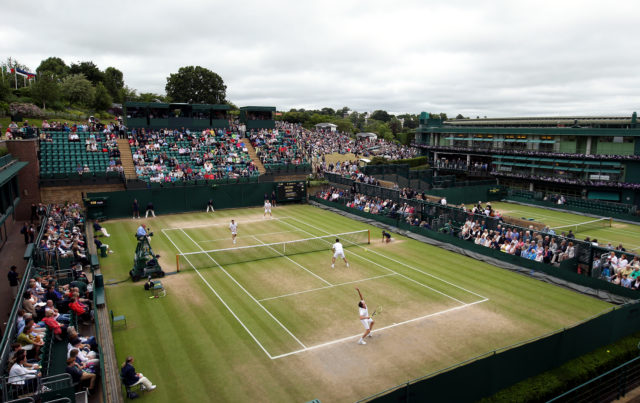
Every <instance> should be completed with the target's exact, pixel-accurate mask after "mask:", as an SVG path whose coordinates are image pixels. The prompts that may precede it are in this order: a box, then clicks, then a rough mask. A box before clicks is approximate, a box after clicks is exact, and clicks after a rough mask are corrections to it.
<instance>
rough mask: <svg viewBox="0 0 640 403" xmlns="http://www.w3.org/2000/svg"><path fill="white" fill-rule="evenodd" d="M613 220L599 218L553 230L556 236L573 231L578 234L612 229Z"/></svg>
mask: <svg viewBox="0 0 640 403" xmlns="http://www.w3.org/2000/svg"><path fill="white" fill-rule="evenodd" d="M612 221H613V220H612V219H611V218H599V219H597V220H592V221H587V222H583V223H580V224H571V225H563V226H560V227H554V228H552V230H554V231H555V232H556V234H560V233H561V232H569V230H571V231H572V232H573V233H574V234H575V233H577V232H584V231H589V230H594V229H600V228H606V227H611V222H612Z"/></svg>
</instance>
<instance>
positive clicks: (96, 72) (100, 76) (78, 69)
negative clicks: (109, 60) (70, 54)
mask: <svg viewBox="0 0 640 403" xmlns="http://www.w3.org/2000/svg"><path fill="white" fill-rule="evenodd" d="M69 73H71V74H84V76H85V78H86V79H87V80H89V81H90V82H91V84H93V85H96V84H98V83H102V82H104V73H103V72H102V71H100V69H99V68H98V66H96V65H95V64H94V63H93V62H80V63H78V64H75V63H72V64H71V67H70V68H69Z"/></svg>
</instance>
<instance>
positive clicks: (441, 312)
mask: <svg viewBox="0 0 640 403" xmlns="http://www.w3.org/2000/svg"><path fill="white" fill-rule="evenodd" d="M487 301H489V299H488V298H486V299H483V300H480V301H475V302H471V303H469V304H464V305H460V306H456V307H453V308H449V309H445V310H444V311H439V312H435V313H430V314H428V315H424V316H420V317H418V318H413V319H409V320H405V321H403V322H398V323H394V324H392V325H389V326H385V327H381V328H378V329H374V330H372V331H371V333H378V332H381V331H383V330H388V329H391V328H394V327H397V326H402V325H406V324H408V323H411V322H417V321H419V320H423V319H427V318H431V317H434V316H438V315H442V314H445V313H449V312H453V311H457V310H460V309H464V308H468V307H470V306H473V305H476V304H481V303H483V302H487ZM361 336H362V332H360V333H358V334H356V335H352V336H346V337H342V338H340V339H336V340H332V341H329V342H326V343H321V344H316V345H313V346H309V347H306V348H303V349H300V350H296V351H291V352H289V353H284V354H280V355H276V356H273V357H271V359H272V360H277V359H279V358H284V357H288V356H290V355H294V354H299V353H304V352H307V351H311V350H316V349H318V348H322V347H327V346H330V345H332V344H337V343H342V342H344V341H347V340H351V339H355V338H358V337H361Z"/></svg>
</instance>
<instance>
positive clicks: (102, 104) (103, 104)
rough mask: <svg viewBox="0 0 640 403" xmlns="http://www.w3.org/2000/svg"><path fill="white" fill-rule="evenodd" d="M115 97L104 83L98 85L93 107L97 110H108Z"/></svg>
mask: <svg viewBox="0 0 640 403" xmlns="http://www.w3.org/2000/svg"><path fill="white" fill-rule="evenodd" d="M112 103H113V98H111V95H110V94H109V91H108V90H107V88H106V87H105V86H104V84H102V83H98V85H96V90H95V94H94V96H93V108H94V109H95V110H96V111H106V110H107V109H109V108H110V107H111V104H112Z"/></svg>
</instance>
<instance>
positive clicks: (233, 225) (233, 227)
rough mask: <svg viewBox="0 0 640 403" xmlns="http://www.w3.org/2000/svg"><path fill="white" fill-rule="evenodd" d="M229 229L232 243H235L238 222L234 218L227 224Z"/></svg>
mask: <svg viewBox="0 0 640 403" xmlns="http://www.w3.org/2000/svg"><path fill="white" fill-rule="evenodd" d="M229 231H231V239H232V240H233V244H234V245H235V243H236V236H238V224H236V222H235V221H234V220H231V224H229Z"/></svg>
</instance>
